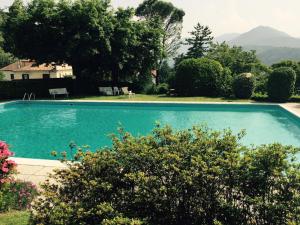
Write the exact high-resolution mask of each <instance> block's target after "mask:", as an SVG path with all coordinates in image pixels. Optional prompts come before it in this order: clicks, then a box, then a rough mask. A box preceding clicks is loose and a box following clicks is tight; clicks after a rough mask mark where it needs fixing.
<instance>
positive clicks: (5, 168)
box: [1, 161, 9, 173]
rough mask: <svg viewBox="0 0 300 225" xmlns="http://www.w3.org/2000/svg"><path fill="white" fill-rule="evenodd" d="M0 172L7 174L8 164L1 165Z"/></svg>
mask: <svg viewBox="0 0 300 225" xmlns="http://www.w3.org/2000/svg"><path fill="white" fill-rule="evenodd" d="M1 170H2V172H3V173H8V171H9V169H8V163H7V162H6V161H5V162H4V163H3V164H2V168H1Z"/></svg>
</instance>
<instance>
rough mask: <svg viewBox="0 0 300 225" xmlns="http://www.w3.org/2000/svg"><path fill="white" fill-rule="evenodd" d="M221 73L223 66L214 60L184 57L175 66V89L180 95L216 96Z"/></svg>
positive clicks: (221, 81)
mask: <svg viewBox="0 0 300 225" xmlns="http://www.w3.org/2000/svg"><path fill="white" fill-rule="evenodd" d="M223 75H224V71H223V67H222V66H221V64H220V63H219V62H217V61H215V60H212V59H206V58H200V59H185V60H183V61H182V62H181V63H180V64H179V65H178V66H177V67H176V74H175V89H176V92H177V93H178V94H179V95H182V96H216V95H219V94H220V89H219V88H220V85H219V84H220V83H223V79H222V78H223Z"/></svg>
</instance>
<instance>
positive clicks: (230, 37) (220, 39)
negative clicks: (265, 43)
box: [215, 33, 240, 43]
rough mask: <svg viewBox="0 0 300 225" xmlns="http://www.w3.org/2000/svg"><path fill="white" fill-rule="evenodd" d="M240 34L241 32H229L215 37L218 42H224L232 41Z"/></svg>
mask: <svg viewBox="0 0 300 225" xmlns="http://www.w3.org/2000/svg"><path fill="white" fill-rule="evenodd" d="M238 36H240V34H239V33H229V34H223V35H221V36H218V37H216V38H215V41H216V42H219V43H222V42H224V41H225V42H228V41H231V40H233V39H235V38H237V37H238Z"/></svg>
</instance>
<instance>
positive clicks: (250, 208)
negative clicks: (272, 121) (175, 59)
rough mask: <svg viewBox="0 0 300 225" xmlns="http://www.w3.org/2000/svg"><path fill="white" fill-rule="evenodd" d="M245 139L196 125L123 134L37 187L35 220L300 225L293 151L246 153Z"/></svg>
mask: <svg viewBox="0 0 300 225" xmlns="http://www.w3.org/2000/svg"><path fill="white" fill-rule="evenodd" d="M242 136H243V135H242V134H240V135H238V136H234V135H233V134H232V133H231V132H230V131H224V132H214V131H210V130H208V129H207V128H199V127H194V128H193V129H190V130H185V131H176V132H175V131H173V130H172V129H171V128H170V127H165V128H157V129H155V130H154V132H153V134H152V135H149V136H142V137H133V136H131V135H130V134H129V133H126V132H123V131H121V133H120V136H119V135H118V136H115V137H114V138H113V142H114V143H113V146H112V147H111V148H108V149H102V150H101V151H98V152H97V153H86V154H83V153H80V154H83V155H85V156H84V157H83V158H82V160H81V161H80V162H74V163H70V164H69V165H68V167H67V168H66V169H63V170H60V171H58V172H57V173H56V175H54V180H55V181H56V182H55V183H53V182H52V183H51V182H48V183H46V184H45V185H43V186H42V192H41V196H40V198H39V199H37V200H36V202H35V203H34V206H33V209H32V222H33V223H34V224H44V225H47V224H49V225H50V224H51V225H56V224H64V225H68V224H70V225H71V224H82V225H84V224H88V225H93V224H95V225H96V224H128V225H129V224H149V225H150V224H153V225H154V224H155V225H177V224H178V225H182V224H185V225H198V224H203V225H212V224H223V225H257V224H272V225H290V224H299V222H300V212H299V209H300V208H299V200H300V199H299V196H300V193H299V190H300V171H299V166H300V165H299V163H294V162H293V161H292V160H293V159H294V158H295V157H296V154H297V152H298V149H293V148H292V147H284V146H281V145H280V144H273V145H263V146H258V147H246V146H243V145H241V144H240V138H241V137H242ZM76 159H78V157H76ZM117 221H119V222H117Z"/></svg>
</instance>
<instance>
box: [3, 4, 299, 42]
mask: <svg viewBox="0 0 300 225" xmlns="http://www.w3.org/2000/svg"><path fill="white" fill-rule="evenodd" d="M12 1H13V0H0V7H4V6H8V5H10V4H11V3H12ZM169 1H170V2H172V3H173V4H174V5H176V6H177V7H179V8H182V9H184V10H185V12H186V16H185V21H184V28H183V36H186V35H187V33H188V31H190V30H191V29H193V26H194V25H195V24H196V23H197V22H200V23H202V24H205V25H208V26H209V27H210V28H211V29H212V31H213V33H214V35H215V36H218V35H220V34H223V33H232V32H237V33H242V32H246V31H248V30H250V29H252V28H254V27H256V26H259V25H264V26H271V27H274V28H276V29H279V30H282V31H285V32H287V33H289V34H290V35H292V36H295V37H300V26H299V25H298V24H299V21H300V13H299V11H300V0H285V1H283V0H169ZM140 2H142V0H112V4H113V6H115V7H118V6H122V7H126V6H137V5H138V4H139V3H140Z"/></svg>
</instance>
